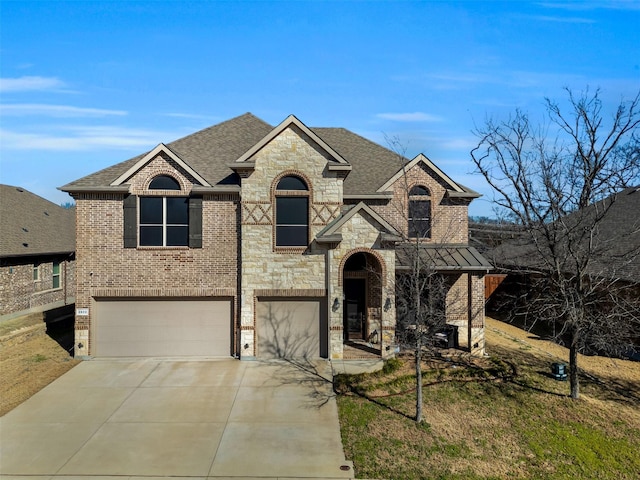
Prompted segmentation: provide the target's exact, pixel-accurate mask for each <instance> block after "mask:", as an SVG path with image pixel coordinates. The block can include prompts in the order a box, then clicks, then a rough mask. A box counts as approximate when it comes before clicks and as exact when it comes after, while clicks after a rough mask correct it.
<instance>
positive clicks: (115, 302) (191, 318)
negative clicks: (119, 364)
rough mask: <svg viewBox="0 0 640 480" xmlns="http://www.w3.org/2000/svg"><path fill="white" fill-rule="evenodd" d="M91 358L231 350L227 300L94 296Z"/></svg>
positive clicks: (214, 353) (209, 353) (216, 353)
mask: <svg viewBox="0 0 640 480" xmlns="http://www.w3.org/2000/svg"><path fill="white" fill-rule="evenodd" d="M94 319H95V328H94V330H93V335H92V342H93V349H92V354H93V356H95V357H164V356H172V357H173V356H229V355H231V300H230V299H223V300H220V299H216V300H213V299H210V300H205V299H197V300H195V299H188V300H182V299H180V300H177V299H166V300H158V299H154V300H149V299H140V300H130V299H100V300H97V301H96V302H95V304H94Z"/></svg>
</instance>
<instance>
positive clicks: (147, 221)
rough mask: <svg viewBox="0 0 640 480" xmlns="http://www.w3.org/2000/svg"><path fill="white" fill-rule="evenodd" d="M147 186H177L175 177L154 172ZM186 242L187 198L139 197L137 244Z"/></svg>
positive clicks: (157, 188) (187, 223)
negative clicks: (138, 240)
mask: <svg viewBox="0 0 640 480" xmlns="http://www.w3.org/2000/svg"><path fill="white" fill-rule="evenodd" d="M149 190H180V184H179V183H178V181H177V180H176V179H175V178H173V177H170V176H168V175H158V176H157V177H155V178H154V179H153V180H151V183H150V184H149ZM188 245H189V202H188V199H187V198H186V197H161V196H157V197H140V246H143V247H186V246H188Z"/></svg>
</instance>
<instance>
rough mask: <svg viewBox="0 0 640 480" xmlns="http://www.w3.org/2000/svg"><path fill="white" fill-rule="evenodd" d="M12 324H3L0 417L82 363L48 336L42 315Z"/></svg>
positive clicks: (12, 321) (11, 322)
mask: <svg viewBox="0 0 640 480" xmlns="http://www.w3.org/2000/svg"><path fill="white" fill-rule="evenodd" d="M9 322H10V323H9ZM9 322H6V323H5V322H3V323H2V324H0V326H2V327H3V328H2V336H0V391H1V392H2V393H1V394H0V416H2V415H4V414H5V413H7V412H9V411H10V410H12V409H13V408H15V407H17V406H18V405H20V404H21V403H22V402H24V401H25V400H27V399H28V398H29V397H31V396H32V395H33V394H34V393H36V392H38V391H40V390H41V389H43V388H44V387H46V386H47V385H49V383H51V382H52V381H54V380H55V379H56V378H58V377H59V376H60V375H62V374H63V373H65V372H67V371H68V370H69V369H71V368H72V367H73V366H75V365H76V364H78V363H79V360H75V359H73V358H71V357H70V356H69V354H68V353H67V352H66V351H65V350H64V349H63V348H62V347H61V346H60V345H58V343H56V341H55V340H53V339H51V338H50V337H49V336H48V335H47V334H46V326H45V324H44V322H43V321H42V315H39V317H38V316H29V317H23V318H22V319H15V320H10V321H9Z"/></svg>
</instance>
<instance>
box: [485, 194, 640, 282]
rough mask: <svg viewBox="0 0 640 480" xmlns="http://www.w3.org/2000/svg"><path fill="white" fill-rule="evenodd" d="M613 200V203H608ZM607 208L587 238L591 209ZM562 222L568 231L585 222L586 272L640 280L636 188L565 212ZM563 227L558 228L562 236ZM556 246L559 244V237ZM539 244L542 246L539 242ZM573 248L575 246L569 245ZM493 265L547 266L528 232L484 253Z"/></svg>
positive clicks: (639, 197) (639, 217)
mask: <svg viewBox="0 0 640 480" xmlns="http://www.w3.org/2000/svg"><path fill="white" fill-rule="evenodd" d="M611 202H613V203H611ZM608 204H610V205H611V207H610V208H609V210H608V211H607V213H606V214H605V216H604V217H603V219H602V220H601V221H600V223H599V224H598V226H597V228H596V229H595V231H594V236H593V238H591V236H590V235H587V233H589V232H590V231H591V229H590V225H591V222H592V220H591V218H592V215H593V214H594V212H595V209H602V207H603V205H608ZM563 224H564V225H568V226H569V227H571V230H573V231H578V230H579V227H580V225H581V224H584V225H585V232H586V233H585V234H584V238H583V240H582V241H583V242H589V243H590V244H591V249H592V252H593V253H592V254H591V259H590V260H591V261H590V266H589V272H590V273H591V274H593V275H596V276H602V275H605V274H607V275H610V276H612V277H613V278H619V279H622V280H627V281H633V282H637V281H640V187H631V188H627V189H625V190H623V191H622V192H620V193H618V194H616V195H615V196H612V197H609V198H607V199H605V200H603V201H601V202H596V203H595V204H593V205H590V206H589V207H587V208H586V209H584V210H583V211H579V212H574V213H572V214H570V215H567V216H566V217H565V219H564V220H563ZM565 229H566V227H563V228H561V229H559V230H558V231H559V232H561V233H560V234H561V235H565ZM560 238H561V240H560V241H559V245H558V248H565V246H563V245H562V241H563V240H562V238H564V237H562V236H561V237H560ZM542 245H545V243H544V242H542ZM573 248H574V249H576V246H575V245H574V246H573ZM486 254H487V255H488V256H489V257H490V258H492V259H493V262H494V263H495V264H496V265H501V266H504V267H518V268H533V269H536V270H544V269H547V268H548V267H547V265H546V263H545V261H544V258H543V257H542V256H541V254H540V252H539V251H538V250H537V249H536V248H535V247H534V246H533V245H532V244H531V243H530V237H529V236H528V235H522V237H521V238H519V239H516V240H514V241H510V242H505V243H503V244H502V245H500V246H498V247H496V248H495V249H493V250H490V251H488V252H487V253H486ZM570 261H571V259H570V256H569V255H567V262H570Z"/></svg>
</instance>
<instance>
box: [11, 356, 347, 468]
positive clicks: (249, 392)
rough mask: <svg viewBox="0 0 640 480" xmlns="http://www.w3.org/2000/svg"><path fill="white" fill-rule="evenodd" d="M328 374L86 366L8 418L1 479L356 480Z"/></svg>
mask: <svg viewBox="0 0 640 480" xmlns="http://www.w3.org/2000/svg"><path fill="white" fill-rule="evenodd" d="M330 373H331V367H330V364H329V363H328V362H319V363H318V364H317V365H315V366H310V365H304V366H294V365H291V364H288V363H285V362H270V363H262V362H241V361H237V360H203V361H199V360H184V361H182V360H163V359H133V360H91V361H87V362H83V363H81V364H80V365H78V366H76V367H75V368H73V369H72V370H70V371H69V372H68V373H66V374H65V375H63V376H62V377H60V378H59V379H57V380H56V381H55V382H53V383H52V384H50V385H49V386H47V387H46V388H44V389H43V390H42V391H40V392H39V393H38V394H36V395H34V396H33V397H31V398H30V399H29V400H28V401H26V402H25V403H23V404H22V405H20V406H18V407H17V408H15V409H14V410H12V411H11V412H9V413H8V414H6V415H5V416H4V417H2V418H0V477H1V478H2V479H10V478H14V477H15V478H20V479H21V480H25V479H40V480H42V479H50V478H55V479H61V478H73V479H76V480H77V479H78V478H91V477H94V478H97V477H99V478H101V479H102V478H104V479H106V478H109V477H110V476H118V478H119V479H120V480H122V479H123V478H128V479H138V478H140V479H142V478H144V479H145V480H150V479H151V478H156V477H158V478H164V477H172V478H173V479H174V480H175V478H189V479H190V480H194V479H206V478H235V479H237V478H258V477H259V478H265V477H266V478H283V477H286V478H288V479H291V478H326V479H332V478H352V477H353V475H354V473H353V468H352V464H351V462H348V461H345V458H344V452H343V449H342V442H341V440H340V428H339V424H338V412H337V407H336V402H335V398H334V397H333V394H332V389H331V384H330V382H329V381H327V379H329V378H330ZM347 467H349V469H348V470H345V469H346V468H347Z"/></svg>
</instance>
